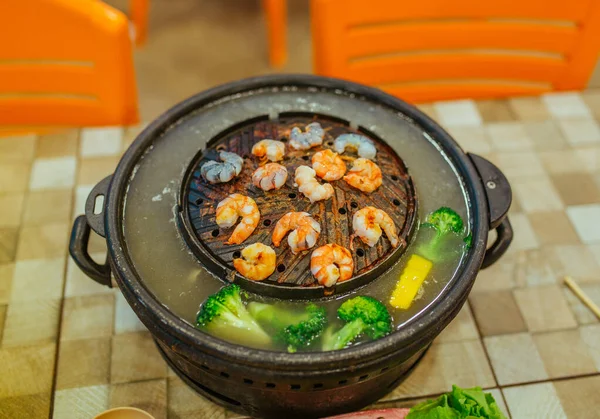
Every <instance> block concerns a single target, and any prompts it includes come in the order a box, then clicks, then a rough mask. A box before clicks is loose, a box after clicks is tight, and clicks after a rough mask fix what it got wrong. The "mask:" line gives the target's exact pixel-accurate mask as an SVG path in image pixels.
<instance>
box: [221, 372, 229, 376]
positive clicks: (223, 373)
mask: <svg viewBox="0 0 600 419" xmlns="http://www.w3.org/2000/svg"><path fill="white" fill-rule="evenodd" d="M221 377H223V378H229V374H227V373H226V372H224V371H222V372H221Z"/></svg>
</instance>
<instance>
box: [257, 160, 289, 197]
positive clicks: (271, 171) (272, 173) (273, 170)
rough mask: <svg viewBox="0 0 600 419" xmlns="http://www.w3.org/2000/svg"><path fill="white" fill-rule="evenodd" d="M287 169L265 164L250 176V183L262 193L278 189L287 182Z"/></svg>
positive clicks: (276, 164)
mask: <svg viewBox="0 0 600 419" xmlns="http://www.w3.org/2000/svg"><path fill="white" fill-rule="evenodd" d="M287 177H288V172H287V169H286V168H285V167H284V166H282V165H280V164H278V163H267V164H265V165H264V166H263V167H259V168H258V169H256V170H255V171H254V173H253V174H252V183H253V184H254V186H256V187H257V188H260V189H262V190H263V191H270V190H271V189H279V188H281V187H282V186H283V185H284V184H285V181H286V180H287Z"/></svg>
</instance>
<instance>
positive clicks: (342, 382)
mask: <svg viewBox="0 0 600 419" xmlns="http://www.w3.org/2000/svg"><path fill="white" fill-rule="evenodd" d="M347 383H348V380H340V381H338V384H339V385H341V386H343V385H344V384H347Z"/></svg>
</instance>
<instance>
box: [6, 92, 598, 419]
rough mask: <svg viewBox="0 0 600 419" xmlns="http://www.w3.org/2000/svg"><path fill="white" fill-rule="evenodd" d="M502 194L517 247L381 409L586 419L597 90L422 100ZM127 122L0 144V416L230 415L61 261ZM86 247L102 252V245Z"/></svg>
mask: <svg viewBox="0 0 600 419" xmlns="http://www.w3.org/2000/svg"><path fill="white" fill-rule="evenodd" d="M421 108H422V109H423V111H425V112H426V113H428V114H430V115H431V116H432V117H433V118H434V119H436V120H437V121H439V122H440V123H441V124H442V125H443V126H444V127H445V128H447V129H448V131H449V132H450V133H451V134H452V135H454V137H455V138H456V140H457V141H458V142H459V143H460V144H461V145H462V146H463V148H464V149H465V150H468V151H471V152H474V153H477V154H480V155H482V156H484V157H486V158H487V159H489V160H491V161H492V162H494V163H496V164H497V165H498V166H499V167H500V168H501V169H502V170H503V171H504V173H505V174H506V175H507V177H508V178H509V180H510V182H511V184H512V187H513V193H514V202H513V206H512V208H511V211H510V218H511V222H512V224H513V227H514V230H515V239H514V242H513V244H512V247H511V248H510V250H509V252H508V254H506V255H505V256H504V257H503V258H502V259H501V260H500V261H499V262H498V263H497V264H496V265H494V266H493V267H491V268H489V269H487V270H485V271H482V272H481V273H480V275H479V277H478V279H477V281H476V283H475V286H474V289H473V291H472V293H471V296H470V298H469V302H468V304H466V305H465V307H464V309H463V310H462V311H461V312H460V314H459V315H458V317H457V318H456V320H454V322H453V323H452V324H451V325H450V326H449V327H448V328H447V329H446V330H445V331H444V332H443V333H442V334H441V335H440V336H439V338H438V339H437V340H436V341H435V343H434V344H433V346H432V348H431V350H430V351H428V353H427V355H426V356H425V358H424V360H423V361H422V362H421V364H420V365H419V366H418V367H417V368H416V370H415V371H414V373H413V374H412V375H411V376H410V377H409V378H408V379H407V380H406V381H405V382H404V383H403V384H402V385H401V386H400V387H398V388H397V389H395V390H394V391H393V392H392V393H390V394H389V395H388V396H387V397H385V398H384V399H383V400H382V401H380V402H379V403H378V404H377V406H378V407H404V406H410V405H412V404H414V403H415V402H417V401H419V400H421V399H423V398H427V397H431V396H435V395H437V394H439V393H442V392H445V391H448V390H449V389H450V388H451V385H452V384H457V385H460V386H462V387H469V386H476V385H479V386H482V387H484V388H486V389H489V390H490V391H491V392H492V393H493V395H494V397H495V398H496V400H497V401H498V402H499V404H500V405H501V407H502V409H503V410H504V411H505V412H506V413H507V414H510V415H511V416H512V417H513V418H542V417H543V418H564V417H571V418H578V419H583V418H596V417H598V411H599V410H600V398H599V397H598V394H600V324H599V323H598V319H596V318H595V317H594V316H593V314H592V313H591V312H590V311H588V310H587V309H586V308H585V307H584V306H583V305H582V304H581V303H580V302H579V301H578V300H577V299H576V298H575V297H574V296H573V295H572V293H571V292H570V291H569V290H568V289H566V288H565V287H564V285H563V284H562V277H563V276H564V275H567V274H568V275H571V276H572V277H574V278H575V279H576V280H577V281H578V282H579V283H580V284H581V286H582V288H583V290H584V291H585V292H586V293H587V294H588V295H589V296H590V297H591V298H592V300H594V301H595V302H596V303H597V304H600V222H599V221H598V220H599V219H600V126H599V124H598V121H599V120H600V91H590V92H585V93H581V94H579V93H563V94H551V95H546V96H543V97H540V98H516V99H511V100H493V101H477V102H475V101H469V100H466V101H454V102H443V103H441V102H440V103H434V104H429V105H423V106H421ZM137 132H139V127H138V128H126V129H123V128H101V129H82V130H73V131H69V132H63V133H60V134H53V135H44V136H39V137H36V136H28V137H19V138H2V139H0V418H46V417H49V416H52V415H53V417H55V418H69V419H76V418H86V419H87V418H90V417H92V416H93V415H94V414H96V413H98V412H101V411H103V410H105V409H108V408H109V407H115V406H123V405H130V406H137V407H140V408H142V409H145V410H148V411H150V412H151V413H152V414H153V415H155V416H156V418H158V419H163V418H170V419H172V418H187V417H207V418H208V417H210V418H233V417H236V415H235V414H233V413H231V412H227V411H225V410H224V409H223V408H221V407H219V406H216V405H214V404H212V403H211V402H208V401H206V400H204V399H203V398H201V397H198V396H196V395H195V394H194V393H193V392H192V391H191V390H189V389H188V388H187V387H186V386H185V385H184V384H183V383H182V382H181V381H180V380H179V379H178V378H177V377H176V376H175V375H174V374H173V373H172V372H171V371H170V370H169V369H168V368H167V367H166V365H165V363H164V361H163V360H162V358H161V357H160V356H159V354H158V352H157V351H156V349H155V347H154V344H153V342H152V340H151V338H150V335H149V333H148V332H147V331H145V329H144V327H143V326H142V325H141V323H140V322H139V321H138V319H137V318H136V316H135V314H134V313H133V312H132V311H131V309H130V308H129V306H128V305H127V303H126V302H125V300H124V299H123V297H122V296H121V295H120V294H119V293H118V292H117V291H115V290H111V289H107V288H103V287H101V286H99V285H97V284H95V283H94V282H93V281H91V280H90V279H88V278H87V277H85V276H84V275H83V273H82V272H81V271H80V270H79V269H78V268H77V267H76V266H75V265H74V264H73V262H72V261H71V260H70V259H69V258H68V257H67V240H68V235H69V231H70V228H71V224H72V221H73V219H74V217H75V216H76V215H77V214H81V213H82V212H83V204H84V202H85V198H86V197H87V195H88V193H89V191H90V189H91V187H92V186H93V185H94V184H95V183H96V182H97V181H99V180H100V179H102V178H103V177H104V176H106V175H108V174H110V173H112V172H113V170H114V168H115V166H116V164H117V162H118V160H119V157H120V155H121V154H122V152H123V151H124V149H125V148H126V147H127V146H128V145H129V144H130V143H131V141H132V140H133V138H134V137H135V135H136V134H137ZM90 251H91V252H93V253H94V255H95V256H96V257H99V258H101V257H102V255H103V254H104V252H105V248H104V246H103V243H102V240H101V239H99V238H98V237H93V238H92V242H91V244H90Z"/></svg>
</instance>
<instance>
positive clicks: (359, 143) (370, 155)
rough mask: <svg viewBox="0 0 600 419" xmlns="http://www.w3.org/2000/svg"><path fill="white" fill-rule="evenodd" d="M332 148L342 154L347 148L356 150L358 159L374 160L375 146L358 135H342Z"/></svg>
mask: <svg viewBox="0 0 600 419" xmlns="http://www.w3.org/2000/svg"><path fill="white" fill-rule="evenodd" d="M333 148H334V149H335V151H337V152H338V153H340V154H342V153H343V152H344V151H345V150H346V149H347V148H350V149H353V150H356V152H357V153H358V155H359V157H364V158H365V159H371V160H372V159H374V158H375V155H376V154H377V149H376V148H375V144H373V141H371V140H370V139H369V138H367V137H365V136H364V135H360V134H342V135H340V136H339V137H337V138H336V139H335V142H334V143H333Z"/></svg>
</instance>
